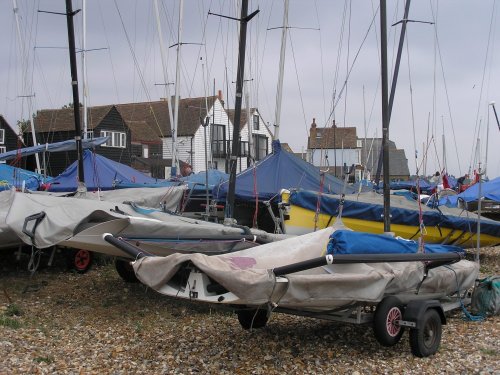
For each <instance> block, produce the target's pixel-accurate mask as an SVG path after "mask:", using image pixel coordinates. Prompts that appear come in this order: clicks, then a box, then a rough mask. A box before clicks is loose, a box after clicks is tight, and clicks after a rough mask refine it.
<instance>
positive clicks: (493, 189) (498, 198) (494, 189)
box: [439, 177, 500, 207]
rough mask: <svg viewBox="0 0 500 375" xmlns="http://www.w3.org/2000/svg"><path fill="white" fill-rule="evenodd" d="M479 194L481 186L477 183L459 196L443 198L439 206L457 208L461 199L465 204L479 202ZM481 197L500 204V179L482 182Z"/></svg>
mask: <svg viewBox="0 0 500 375" xmlns="http://www.w3.org/2000/svg"><path fill="white" fill-rule="evenodd" d="M478 193H479V184H478V183H476V184H474V185H472V186H471V187H469V188H468V189H467V190H465V191H463V192H461V193H460V194H458V195H451V196H446V197H443V198H441V199H440V200H439V204H440V205H444V206H448V207H456V206H457V204H458V200H459V199H463V200H464V201H465V202H473V201H477V196H478ZM481 197H484V198H486V199H490V200H492V201H495V202H500V177H497V178H495V179H493V180H490V181H488V182H481Z"/></svg>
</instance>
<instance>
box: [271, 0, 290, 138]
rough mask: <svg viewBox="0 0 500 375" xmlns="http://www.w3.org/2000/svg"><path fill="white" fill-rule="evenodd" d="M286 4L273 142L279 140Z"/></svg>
mask: <svg viewBox="0 0 500 375" xmlns="http://www.w3.org/2000/svg"><path fill="white" fill-rule="evenodd" d="M288 2H289V0H285V9H284V11H283V29H282V31H281V51H280V70H279V75H278V88H277V90H276V113H275V120H274V136H273V139H274V140H276V141H277V140H279V136H280V125H281V102H282V98H283V75H284V71H285V52H286V36H287V30H288Z"/></svg>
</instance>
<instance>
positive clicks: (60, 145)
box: [0, 137, 109, 160]
mask: <svg viewBox="0 0 500 375" xmlns="http://www.w3.org/2000/svg"><path fill="white" fill-rule="evenodd" d="M108 139H109V137H99V138H94V139H82V148H83V149H87V148H96V147H97V146H99V145H102V144H103V143H105V142H106V141H107V140H108ZM71 150H76V141H75V140H74V139H69V140H67V141H62V142H55V143H47V144H43V145H38V146H31V147H24V148H20V149H17V150H12V151H8V152H4V153H1V154H0V160H10V159H15V158H17V157H18V156H21V157H22V156H28V155H34V154H37V153H39V152H59V151H71Z"/></svg>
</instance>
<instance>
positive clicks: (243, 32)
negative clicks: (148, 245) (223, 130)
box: [225, 0, 259, 218]
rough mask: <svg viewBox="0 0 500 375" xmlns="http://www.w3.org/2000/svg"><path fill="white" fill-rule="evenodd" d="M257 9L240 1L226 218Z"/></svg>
mask: <svg viewBox="0 0 500 375" xmlns="http://www.w3.org/2000/svg"><path fill="white" fill-rule="evenodd" d="M258 12H259V11H258V10H256V11H255V12H253V13H252V14H250V15H248V0H242V1H241V16H240V20H239V21H240V40H239V51H238V70H237V74H236V99H235V102H234V124H233V146H232V149H231V160H230V162H229V187H228V192H227V205H226V212H225V217H226V218H233V217H234V212H233V211H234V193H235V188H236V167H237V164H238V155H239V154H240V122H241V101H242V97H243V78H244V75H245V49H246V39H247V23H248V21H250V20H251V19H252V18H253V17H254V16H255V15H256V14H257V13H258Z"/></svg>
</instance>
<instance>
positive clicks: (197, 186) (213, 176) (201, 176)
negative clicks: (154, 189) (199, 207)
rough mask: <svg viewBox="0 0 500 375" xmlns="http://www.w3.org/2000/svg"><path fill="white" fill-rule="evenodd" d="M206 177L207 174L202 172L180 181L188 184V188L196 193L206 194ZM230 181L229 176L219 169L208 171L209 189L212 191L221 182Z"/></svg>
mask: <svg viewBox="0 0 500 375" xmlns="http://www.w3.org/2000/svg"><path fill="white" fill-rule="evenodd" d="M206 176H207V172H205V171H202V172H198V173H196V174H191V175H189V176H187V177H182V178H180V179H179V180H180V181H184V182H186V183H187V184H188V188H189V189H191V190H193V191H195V192H200V193H201V192H203V193H204V192H205V191H206V187H205V184H206ZM228 179H229V175H228V174H227V173H224V172H222V171H219V170H217V169H209V170H208V189H209V190H210V191H212V189H213V188H214V187H215V186H217V185H219V184H220V183H221V182H224V181H227V180H228Z"/></svg>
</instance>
